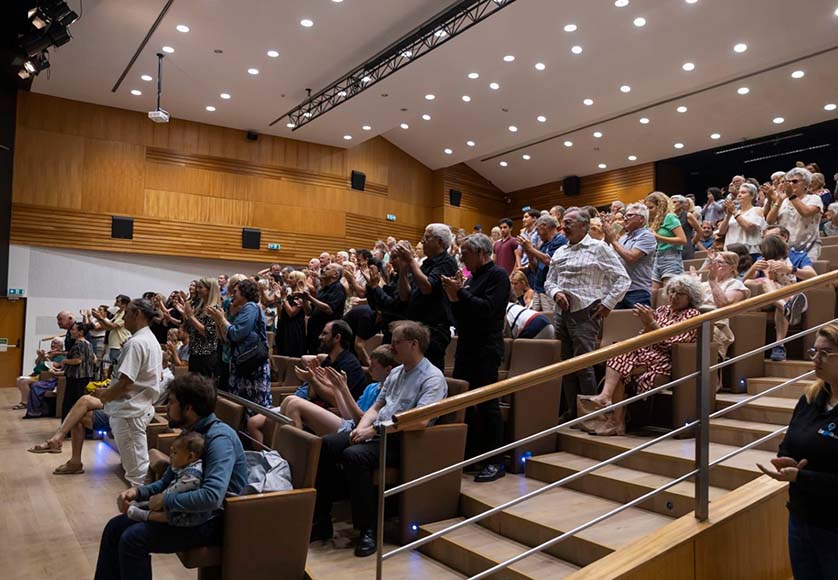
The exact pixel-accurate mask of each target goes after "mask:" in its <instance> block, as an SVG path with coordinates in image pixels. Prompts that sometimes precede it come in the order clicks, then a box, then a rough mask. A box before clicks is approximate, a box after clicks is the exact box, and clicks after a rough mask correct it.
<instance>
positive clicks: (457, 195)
mask: <svg viewBox="0 0 838 580" xmlns="http://www.w3.org/2000/svg"><path fill="white" fill-rule="evenodd" d="M461 201H463V192H462V191H458V190H456V189H449V190H448V202H449V203H450V204H451V205H453V206H454V207H460V202H461Z"/></svg>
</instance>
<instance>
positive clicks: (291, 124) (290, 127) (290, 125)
mask: <svg viewBox="0 0 838 580" xmlns="http://www.w3.org/2000/svg"><path fill="white" fill-rule="evenodd" d="M285 126H286V127H288V128H289V129H293V128H294V127H296V125H295V124H294V123H290V122H289V123H285Z"/></svg>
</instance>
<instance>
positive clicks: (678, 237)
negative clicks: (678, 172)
mask: <svg viewBox="0 0 838 580" xmlns="http://www.w3.org/2000/svg"><path fill="white" fill-rule="evenodd" d="M643 203H644V204H645V205H646V208H647V209H648V210H649V229H650V230H652V233H653V234H655V239H656V240H657V242H658V246H657V253H656V254H655V264H654V266H653V267H652V293H653V294H654V293H655V292H657V291H658V290H660V289H661V288H663V285H664V284H665V283H666V281H667V280H668V279H669V278H672V277H673V276H678V275H680V274H683V273H684V260H683V258H682V257H681V252H682V251H683V249H684V246H685V245H686V243H687V236H686V235H685V234H684V228H682V227H681V220H679V219H678V216H676V215H675V214H674V213H673V211H672V206H671V204H670V201H669V198H668V197H667V195H666V194H665V193H662V192H660V191H653V192H652V193H650V194H649V195H647V196H646V199H644V200H643Z"/></svg>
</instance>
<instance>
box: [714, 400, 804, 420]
mask: <svg viewBox="0 0 838 580" xmlns="http://www.w3.org/2000/svg"><path fill="white" fill-rule="evenodd" d="M751 396H752V395H746V394H744V393H742V394H732V393H717V394H716V409H717V410H721V409H724V408H725V407H730V406H731V405H735V404H736V403H740V402H742V401H744V400H745V399H748V398H749V397H751ZM796 405H797V399H792V398H791V397H772V396H770V395H766V396H764V397H760V398H759V399H757V400H755V401H753V402H751V403H748V404H747V405H744V406H742V407H739V408H738V409H735V410H733V411H730V412H729V413H727V414H726V415H723V417H725V418H726V419H740V420H742V421H756V422H758V423H771V424H773V425H788V424H789V421H791V415H792V412H793V411H794V407H795V406H796Z"/></svg>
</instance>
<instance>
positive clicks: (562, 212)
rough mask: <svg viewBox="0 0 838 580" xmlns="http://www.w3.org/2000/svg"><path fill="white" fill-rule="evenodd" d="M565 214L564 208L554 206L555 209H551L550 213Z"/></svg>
mask: <svg viewBox="0 0 838 580" xmlns="http://www.w3.org/2000/svg"><path fill="white" fill-rule="evenodd" d="M564 212H565V209H564V206H562V205H554V206H553V207H551V208H550V211H549V212H548V213H550V214H554V213H560V214H562V215H564Z"/></svg>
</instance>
